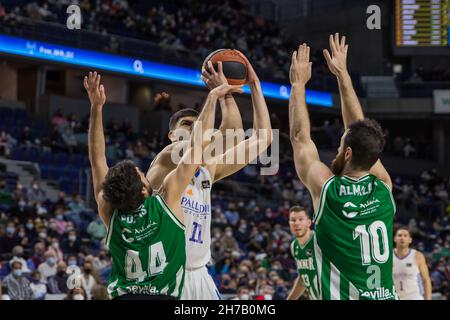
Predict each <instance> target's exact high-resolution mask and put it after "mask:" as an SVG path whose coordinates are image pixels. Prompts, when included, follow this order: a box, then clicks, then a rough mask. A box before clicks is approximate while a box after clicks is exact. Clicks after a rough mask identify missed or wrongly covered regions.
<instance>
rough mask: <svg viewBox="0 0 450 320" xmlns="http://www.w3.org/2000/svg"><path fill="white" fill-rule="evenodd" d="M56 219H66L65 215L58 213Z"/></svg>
mask: <svg viewBox="0 0 450 320" xmlns="http://www.w3.org/2000/svg"><path fill="white" fill-rule="evenodd" d="M56 219H57V220H59V221H62V220H64V216H63V215H62V214H58V215H57V216H56Z"/></svg>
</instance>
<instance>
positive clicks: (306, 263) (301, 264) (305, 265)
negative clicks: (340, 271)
mask: <svg viewBox="0 0 450 320" xmlns="http://www.w3.org/2000/svg"><path fill="white" fill-rule="evenodd" d="M297 269H301V270H315V268H314V260H313V258H308V259H298V260H297Z"/></svg>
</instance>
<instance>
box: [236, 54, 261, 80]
mask: <svg viewBox="0 0 450 320" xmlns="http://www.w3.org/2000/svg"><path fill="white" fill-rule="evenodd" d="M234 51H236V52H237V53H238V54H239V55H240V56H241V58H242V59H244V61H245V63H246V65H247V82H246V83H247V84H252V83H255V82H258V81H259V78H258V75H257V74H256V72H255V69H253V66H252V64H251V63H250V61H249V60H248V59H247V57H246V56H245V54H243V53H242V52H240V51H239V50H236V49H234Z"/></svg>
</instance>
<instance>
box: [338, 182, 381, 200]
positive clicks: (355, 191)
mask: <svg viewBox="0 0 450 320" xmlns="http://www.w3.org/2000/svg"><path fill="white" fill-rule="evenodd" d="M366 187H367V188H366ZM372 188H373V187H372V183H369V184H368V185H367V186H362V185H359V184H352V185H351V186H340V188H339V196H340V197H342V196H357V197H359V196H367V195H368V194H370V193H371V192H372Z"/></svg>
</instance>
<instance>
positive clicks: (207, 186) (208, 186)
mask: <svg viewBox="0 0 450 320" xmlns="http://www.w3.org/2000/svg"><path fill="white" fill-rule="evenodd" d="M202 188H203V189H210V188H211V184H210V183H209V180H205V181H202Z"/></svg>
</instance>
